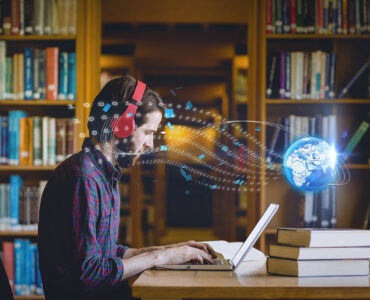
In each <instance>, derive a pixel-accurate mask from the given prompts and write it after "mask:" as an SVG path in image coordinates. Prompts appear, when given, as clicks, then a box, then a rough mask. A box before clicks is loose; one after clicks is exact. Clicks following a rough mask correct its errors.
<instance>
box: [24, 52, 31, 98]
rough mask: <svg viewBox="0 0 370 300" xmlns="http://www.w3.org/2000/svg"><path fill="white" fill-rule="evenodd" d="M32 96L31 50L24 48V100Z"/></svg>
mask: <svg viewBox="0 0 370 300" xmlns="http://www.w3.org/2000/svg"><path fill="white" fill-rule="evenodd" d="M32 96H33V49H32V48H24V99H26V100H31V99H32Z"/></svg>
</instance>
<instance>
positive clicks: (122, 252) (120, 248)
mask: <svg viewBox="0 0 370 300" xmlns="http://www.w3.org/2000/svg"><path fill="white" fill-rule="evenodd" d="M128 248H129V247H127V246H123V245H117V256H119V257H121V258H123V256H124V255H125V252H126V250H127V249H128Z"/></svg>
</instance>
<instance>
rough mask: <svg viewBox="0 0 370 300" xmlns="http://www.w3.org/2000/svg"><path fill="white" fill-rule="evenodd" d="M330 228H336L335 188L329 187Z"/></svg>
mask: <svg viewBox="0 0 370 300" xmlns="http://www.w3.org/2000/svg"><path fill="white" fill-rule="evenodd" d="M330 211H331V214H330V215H331V218H330V227H331V228H335V227H337V188H336V186H330Z"/></svg>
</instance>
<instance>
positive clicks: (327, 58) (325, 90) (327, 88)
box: [324, 53, 331, 99]
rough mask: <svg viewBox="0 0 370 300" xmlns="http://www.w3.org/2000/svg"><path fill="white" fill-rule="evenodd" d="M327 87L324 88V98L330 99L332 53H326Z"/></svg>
mask: <svg viewBox="0 0 370 300" xmlns="http://www.w3.org/2000/svg"><path fill="white" fill-rule="evenodd" d="M325 55H326V58H325V89H324V98H325V99H329V91H330V75H331V74H330V70H331V69H330V62H331V58H330V53H325Z"/></svg>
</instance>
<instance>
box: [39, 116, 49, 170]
mask: <svg viewBox="0 0 370 300" xmlns="http://www.w3.org/2000/svg"><path fill="white" fill-rule="evenodd" d="M48 127H49V117H42V125H41V128H42V138H41V144H42V165H44V166H47V165H48V136H49V135H48V129H49V128H48Z"/></svg>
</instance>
